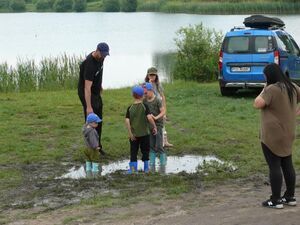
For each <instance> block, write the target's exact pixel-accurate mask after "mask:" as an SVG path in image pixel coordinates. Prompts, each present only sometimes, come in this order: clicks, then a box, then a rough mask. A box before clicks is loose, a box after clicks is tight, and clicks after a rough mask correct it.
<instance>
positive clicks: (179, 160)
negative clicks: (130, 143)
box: [57, 155, 236, 179]
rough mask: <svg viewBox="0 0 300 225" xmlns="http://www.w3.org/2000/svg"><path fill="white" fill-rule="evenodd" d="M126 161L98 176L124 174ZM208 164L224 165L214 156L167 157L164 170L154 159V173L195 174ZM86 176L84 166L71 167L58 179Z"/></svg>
mask: <svg viewBox="0 0 300 225" xmlns="http://www.w3.org/2000/svg"><path fill="white" fill-rule="evenodd" d="M128 163H129V161H128V160H122V161H117V162H113V163H110V164H107V165H102V166H101V171H100V173H99V175H101V176H105V175H108V174H111V173H114V172H117V171H121V172H124V173H126V171H127V170H128V169H129V165H128ZM204 163H206V164H209V163H217V164H219V165H223V164H225V162H224V161H221V160H220V159H218V158H217V157H215V156H199V155H184V156H168V158H167V164H166V166H165V167H164V168H161V167H160V163H159V159H158V158H157V159H156V165H155V169H154V171H155V172H161V173H164V174H177V173H180V172H186V173H195V172H197V169H199V167H201V166H203V164H204ZM143 165H144V164H143V162H142V161H141V160H139V161H138V170H139V171H143ZM226 166H228V167H230V168H229V169H230V170H232V171H234V170H236V168H235V167H234V166H233V165H232V164H231V163H226ZM86 177H87V175H86V173H85V169H84V165H82V166H80V167H79V168H78V167H77V168H76V167H75V166H74V167H72V168H71V169H70V170H69V171H68V173H66V174H63V175H62V176H60V177H57V178H59V179H64V178H70V179H81V178H86Z"/></svg>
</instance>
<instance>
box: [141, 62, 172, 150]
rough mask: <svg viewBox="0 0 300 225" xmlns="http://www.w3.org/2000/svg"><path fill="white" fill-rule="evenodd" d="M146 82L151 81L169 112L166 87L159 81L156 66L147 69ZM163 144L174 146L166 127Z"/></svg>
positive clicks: (156, 93) (155, 92)
mask: <svg viewBox="0 0 300 225" xmlns="http://www.w3.org/2000/svg"><path fill="white" fill-rule="evenodd" d="M145 82H149V83H151V84H152V86H153V90H154V94H155V95H156V96H157V97H158V98H159V99H160V100H161V101H162V104H163V106H164V108H165V112H166V113H167V104H166V97H165V95H164V89H163V87H162V85H161V83H160V82H159V77H158V74H157V69H156V68H155V67H150V68H149V69H148V70H147V75H146V77H145ZM165 115H166V114H165ZM164 120H166V116H165V117H164ZM163 146H164V147H173V144H171V143H169V141H168V136H167V131H166V129H165V127H164V128H163Z"/></svg>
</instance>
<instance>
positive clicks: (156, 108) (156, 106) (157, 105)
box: [143, 96, 164, 128]
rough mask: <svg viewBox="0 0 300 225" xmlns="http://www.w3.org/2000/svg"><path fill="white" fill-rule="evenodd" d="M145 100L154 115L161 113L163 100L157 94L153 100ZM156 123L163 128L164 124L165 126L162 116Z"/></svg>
mask: <svg viewBox="0 0 300 225" xmlns="http://www.w3.org/2000/svg"><path fill="white" fill-rule="evenodd" d="M143 102H144V104H145V105H146V106H148V108H149V111H150V113H151V114H152V115H153V116H157V115H159V114H160V109H161V107H162V102H161V100H160V99H159V98H158V97H157V96H156V97H155V98H154V100H153V101H151V102H149V101H148V100H147V99H144V101H143ZM155 124H156V126H157V127H160V128H163V126H164V120H163V118H162V117H161V118H159V119H158V120H156V121H155Z"/></svg>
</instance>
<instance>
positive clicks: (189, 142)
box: [0, 82, 300, 176]
mask: <svg viewBox="0 0 300 225" xmlns="http://www.w3.org/2000/svg"><path fill="white" fill-rule="evenodd" d="M166 93H167V97H168V105H169V106H168V117H169V119H170V121H169V122H168V123H167V125H166V126H167V130H168V133H169V136H170V139H171V141H172V142H174V144H175V147H174V148H172V149H170V151H169V154H170V155H178V154H184V153H195V154H201V155H206V154H213V155H216V156H218V157H220V158H221V159H223V160H226V161H234V162H235V163H236V164H237V166H238V168H239V170H238V172H237V173H236V174H231V175H230V176H236V175H238V176H246V175H248V174H249V173H256V172H257V170H259V171H261V170H263V168H261V165H263V164H264V162H263V160H262V155H261V152H260V147H259V142H258V129H259V117H258V115H259V113H258V111H256V110H254V109H253V108H252V101H253V98H254V96H255V94H254V95H252V96H250V97H247V96H244V97H236V98H224V97H221V95H220V93H219V90H218V86H217V84H216V83H212V84H197V83H193V82H191V83H185V82H175V84H172V85H171V84H168V85H166ZM103 99H104V122H103V145H104V146H105V149H106V150H107V152H108V153H109V156H107V157H106V158H105V161H109V160H116V159H122V158H128V151H129V150H128V148H129V146H128V141H127V138H126V137H127V133H126V130H125V127H124V113H125V110H126V107H127V106H128V105H129V104H130V102H131V97H130V89H116V90H105V91H104V95H103ZM0 102H1V109H0V113H1V114H0V124H1V126H0V131H1V134H2V135H1V139H0V145H1V153H0V165H9V164H10V163H11V162H14V164H16V165H18V164H30V163H40V162H56V161H58V162H63V161H68V160H71V161H76V160H77V161H78V160H79V161H81V160H82V157H81V153H80V151H81V150H82V149H83V147H84V145H83V141H82V139H81V133H80V132H81V131H80V130H81V126H82V124H83V116H82V109H81V105H80V102H79V100H78V98H77V94H76V91H57V92H27V93H8V94H4V93H1V94H0ZM298 144H299V143H298V142H296V146H298ZM295 160H296V164H297V165H298V166H300V158H298V154H297V152H296V156H295Z"/></svg>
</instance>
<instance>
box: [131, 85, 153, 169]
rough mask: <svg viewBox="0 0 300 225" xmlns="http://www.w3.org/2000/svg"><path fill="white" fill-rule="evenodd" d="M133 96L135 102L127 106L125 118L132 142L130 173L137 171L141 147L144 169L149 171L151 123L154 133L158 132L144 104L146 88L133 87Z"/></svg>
mask: <svg viewBox="0 0 300 225" xmlns="http://www.w3.org/2000/svg"><path fill="white" fill-rule="evenodd" d="M132 96H133V98H134V102H133V104H132V105H130V106H129V107H128V108H127V112H126V119H125V124H126V127H127V130H128V135H129V142H130V163H129V171H128V173H129V174H132V173H134V172H137V168H138V165H137V154H138V150H139V148H140V149H141V152H142V161H143V162H144V171H145V172H149V150H150V139H149V138H150V137H149V134H150V131H149V123H150V125H151V127H152V134H153V135H156V132H157V130H156V125H155V122H154V120H153V118H152V115H151V114H150V112H149V108H148V107H147V106H145V105H144V104H143V96H144V89H143V88H142V87H141V86H135V87H133V88H132Z"/></svg>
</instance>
